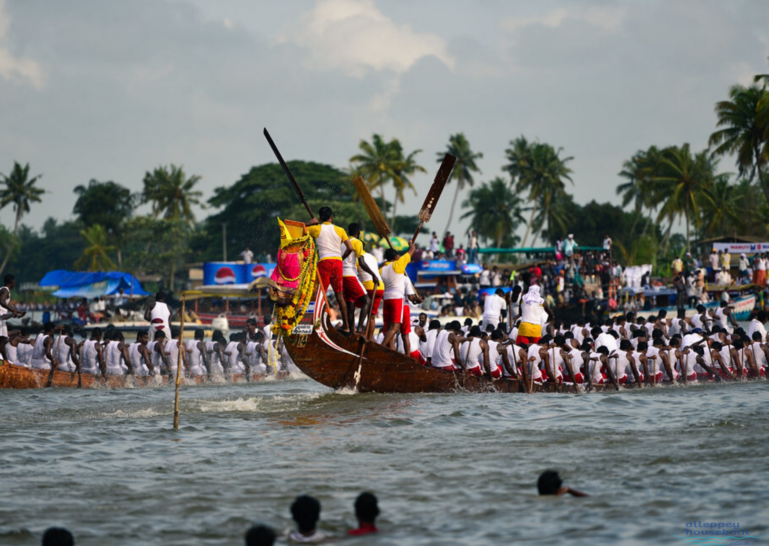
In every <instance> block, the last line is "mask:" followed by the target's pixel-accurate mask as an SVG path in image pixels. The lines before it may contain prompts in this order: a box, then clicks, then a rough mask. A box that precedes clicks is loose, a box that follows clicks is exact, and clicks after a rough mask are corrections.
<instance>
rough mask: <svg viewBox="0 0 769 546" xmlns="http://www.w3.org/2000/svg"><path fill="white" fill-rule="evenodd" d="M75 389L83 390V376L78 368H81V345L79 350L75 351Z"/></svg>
mask: <svg viewBox="0 0 769 546" xmlns="http://www.w3.org/2000/svg"><path fill="white" fill-rule="evenodd" d="M77 362H78V365H77V388H78V389H82V388H83V374H82V372H81V370H80V368H82V367H83V346H82V345H81V346H80V348H79V349H78V351H77Z"/></svg>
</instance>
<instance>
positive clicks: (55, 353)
mask: <svg viewBox="0 0 769 546" xmlns="http://www.w3.org/2000/svg"><path fill="white" fill-rule="evenodd" d="M59 343H61V330H59V338H58V339H57V340H56V348H55V349H54V354H53V355H51V356H53V360H51V373H49V374H48V381H46V383H45V387H46V388H48V387H50V386H51V384H52V383H53V372H54V371H55V370H56V366H54V362H55V361H56V357H57V356H58V355H59Z"/></svg>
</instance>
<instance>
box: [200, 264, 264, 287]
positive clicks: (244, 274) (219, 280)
mask: <svg viewBox="0 0 769 546" xmlns="http://www.w3.org/2000/svg"><path fill="white" fill-rule="evenodd" d="M273 269H275V264H267V263H263V264H244V263H238V262H205V263H204V264H203V284H205V285H212V284H219V285H224V284H248V283H250V282H251V281H254V280H256V279H258V278H260V277H269V276H270V274H271V273H272V270H273Z"/></svg>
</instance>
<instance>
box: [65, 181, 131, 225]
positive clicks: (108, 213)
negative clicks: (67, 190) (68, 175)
mask: <svg viewBox="0 0 769 546" xmlns="http://www.w3.org/2000/svg"><path fill="white" fill-rule="evenodd" d="M73 191H74V192H75V194H77V201H75V207H74V208H73V210H72V212H74V213H75V215H76V216H77V218H78V220H80V222H81V223H82V224H83V225H84V226H86V227H90V226H93V225H95V224H98V225H100V226H102V227H103V228H104V229H105V230H106V232H107V233H109V234H110V235H117V234H120V233H121V232H122V228H123V225H124V224H125V222H126V221H127V220H128V219H130V218H131V216H132V215H133V211H134V206H135V205H136V204H137V203H136V201H137V199H136V197H135V196H134V195H133V194H131V190H129V189H128V188H126V187H123V186H121V185H120V184H116V183H115V182H112V181H109V182H99V181H98V180H91V181H90V182H88V185H87V186H82V185H81V186H76V187H75V189H74V190H73Z"/></svg>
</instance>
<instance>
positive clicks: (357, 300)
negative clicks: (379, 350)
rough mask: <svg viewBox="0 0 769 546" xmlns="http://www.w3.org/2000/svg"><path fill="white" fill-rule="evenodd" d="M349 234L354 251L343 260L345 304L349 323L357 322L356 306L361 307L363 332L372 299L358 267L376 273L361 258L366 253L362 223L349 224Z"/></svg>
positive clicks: (359, 322)
mask: <svg viewBox="0 0 769 546" xmlns="http://www.w3.org/2000/svg"><path fill="white" fill-rule="evenodd" d="M347 234H348V235H349V239H348V241H349V243H350V246H351V247H352V252H351V253H350V255H349V256H347V258H345V259H344V261H343V262H342V274H343V275H344V277H343V279H342V288H343V290H344V299H345V305H346V306H347V313H348V319H347V320H348V324H350V325H353V324H355V308H356V307H357V308H358V309H360V318H359V319H358V333H359V334H363V323H364V322H365V320H366V316H367V315H368V313H369V304H370V303H371V300H370V298H369V295H368V293H367V292H366V288H365V287H364V286H363V283H362V282H361V280H360V278H359V277H358V268H359V267H360V268H361V269H362V270H363V271H365V272H366V273H368V275H369V276H371V275H374V272H373V271H372V270H371V268H370V267H369V265H368V264H367V263H366V262H365V261H363V260H361V259H360V258H361V257H362V256H363V254H364V253H365V251H364V250H363V241H361V240H360V224H358V223H357V222H353V223H352V224H350V225H349V226H347Z"/></svg>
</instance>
